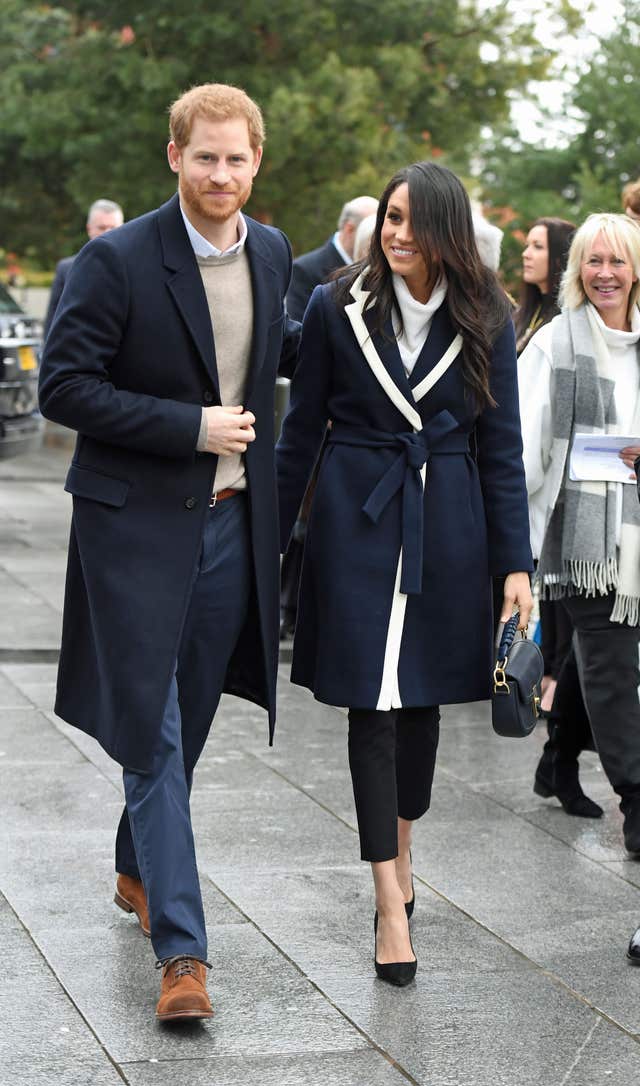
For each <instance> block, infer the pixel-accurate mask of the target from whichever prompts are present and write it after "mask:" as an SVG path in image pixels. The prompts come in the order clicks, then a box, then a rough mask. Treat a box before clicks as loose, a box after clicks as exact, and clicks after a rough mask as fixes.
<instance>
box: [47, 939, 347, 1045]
mask: <svg viewBox="0 0 640 1086" xmlns="http://www.w3.org/2000/svg"><path fill="white" fill-rule="evenodd" d="M39 938H40V940H41V943H42V945H43V947H44V948H45V952H46V956H47V960H48V961H49V962H50V963H51V966H52V968H53V969H54V971H55V973H56V975H57V976H58V977H60V979H61V982H62V983H63V985H64V986H65V988H66V989H67V991H68V992H69V994H70V996H71V998H72V999H73V1002H74V1003H75V1004H76V1006H77V1007H78V1008H79V1009H80V1011H81V1012H82V1014H83V1016H84V1017H85V1018H86V1020H87V1021H88V1022H89V1023H90V1025H91V1027H92V1029H93V1030H94V1031H95V1033H96V1035H97V1036H98V1038H99V1039H100V1041H101V1042H102V1044H103V1045H105V1047H106V1048H107V1050H108V1051H109V1053H110V1055H111V1056H112V1058H113V1059H114V1060H115V1061H116V1062H117V1063H119V1064H122V1063H129V1062H136V1061H139V1060H149V1059H151V1058H155V1059H175V1060H180V1059H185V1058H186V1059H194V1058H206V1057H208V1056H213V1055H220V1056H222V1055H229V1056H253V1057H259V1056H261V1055H262V1054H264V1055H267V1056H269V1055H305V1056H306V1055H308V1054H309V1053H314V1052H318V1053H323V1052H340V1051H346V1052H350V1051H353V1050H354V1049H357V1048H366V1047H367V1042H366V1041H365V1040H364V1039H363V1038H361V1036H360V1034H359V1033H358V1032H357V1030H355V1029H354V1028H353V1026H351V1025H350V1024H349V1023H348V1022H347V1021H346V1020H345V1018H344V1017H343V1016H342V1015H341V1014H340V1012H339V1011H338V1010H336V1009H335V1008H334V1007H332V1006H331V1004H330V1003H329V1002H327V1000H326V999H325V998H324V997H323V996H322V995H321V994H320V993H319V992H318V991H317V989H316V988H315V987H314V986H313V985H312V984H310V983H309V981H308V980H307V979H306V978H305V977H304V976H302V975H301V973H300V972H299V970H298V969H297V968H296V967H295V966H294V965H292V964H290V963H289V962H288V961H287V960H286V959H285V958H284V957H283V956H282V955H281V954H280V953H279V952H278V950H276V949H275V948H274V947H273V946H272V945H271V944H270V943H269V942H268V941H267V940H266V939H264V937H263V936H262V935H261V934H260V932H259V931H257V930H256V928H254V927H253V925H250V924H237V925H225V926H223V927H217V926H215V925H213V926H211V925H210V926H209V944H210V957H212V958H214V959H215V967H214V969H212V971H211V974H210V978H209V982H208V987H209V990H210V992H211V995H212V1002H213V1004H214V1010H215V1018H214V1019H213V1020H211V1022H209V1023H206V1024H204V1023H197V1024H194V1026H192V1027H188V1028H186V1029H185V1028H182V1029H179V1030H178V1029H176V1028H173V1029H171V1028H166V1027H163V1026H162V1025H161V1024H159V1023H157V1022H156V1021H155V1019H154V1013H153V1012H154V1008H155V1003H156V1001H157V998H158V991H159V980H158V974H157V972H156V971H155V970H154V969H153V960H152V958H151V955H150V951H149V948H148V944H147V942H146V940H144V939H138V940H137V941H136V942H135V944H134V942H133V941H131V940H128V939H122V938H121V937H120V935H119V934H118V933H115V932H107V933H105V932H104V931H103V929H102V927H98V928H95V929H94V931H93V934H92V936H91V935H89V934H88V933H87V932H86V931H85V932H83V935H82V938H76V937H75V934H74V930H73V927H72V926H71V927H68V928H67V930H66V931H65V932H62V931H60V930H58V929H55V930H52V931H50V932H46V933H43V934H42V935H41V936H40V937H39ZM143 943H145V944H146V945H145V946H142V944H143ZM96 976H98V977H100V983H99V984H96Z"/></svg>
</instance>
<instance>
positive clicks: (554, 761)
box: [515, 218, 602, 818]
mask: <svg viewBox="0 0 640 1086" xmlns="http://www.w3.org/2000/svg"><path fill="white" fill-rule="evenodd" d="M575 229H576V228H575V225H574V223H571V222H567V221H566V220H565V219H554V218H544V219H537V220H536V222H535V223H534V224H533V226H532V227H531V229H530V231H529V233H528V234H527V241H526V245H525V248H524V250H523V253H522V289H521V293H520V306H519V308H518V310H517V312H516V315H515V326H516V346H517V351H518V355H520V354H521V353H522V351H523V350H524V348H525V347H526V346H527V344H528V343H529V341H530V339H531V337H532V336H533V335H534V334H535V333H536V332H537V331H538V330H539V329H540V328H542V327H543V325H545V324H548V323H549V321H551V320H553V318H554V317H555V316H557V314H558V313H559V312H560V310H559V308H558V293H559V290H560V281H561V279H562V275H563V273H564V270H565V268H566V265H567V257H568V255H569V247H570V245H571V239H572V237H573V235H574V233H575ZM535 536H536V527H535V525H532V538H535ZM540 631H541V634H542V637H541V646H540V647H541V649H542V655H543V657H544V665H545V668H544V670H545V674H544V678H543V680H542V709H543V710H544V712H545V714H546V716H547V721H548V728H549V739H548V742H547V743H546V744H545V748H544V751H543V753H542V757H541V758H540V761H539V763H538V765H537V767H536V772H535V778H534V790H535V792H536V793H537V794H538V795H542V796H545V797H549V796H556V797H557V798H558V799H559V800H560V802H561V804H562V806H563V807H564V809H565V811H566V812H567V814H570V815H576V816H578V817H582V818H599V817H600V816H601V815H602V807H600V806H599V805H598V804H597V803H594V802H593V800H592V799H590V798H589V797H588V796H586V795H585V794H584V792H583V790H582V787H581V785H580V779H579V775H578V757H579V755H580V753H581V752H582V750H584V749H586V748H593V737H592V735H591V728H590V725H589V718H588V716H587V712H586V709H585V706H584V700H583V697H582V692H581V690H580V682H579V678H578V669H577V665H576V660H575V656H574V654H573V650H572V648H571V639H572V637H573V626H572V623H571V619H570V618H569V615H568V612H567V611H566V609H565V608H564V607H563V606H562V604H561V603H559V602H558V601H557V600H540ZM563 667H564V668H565V675H564V679H563V683H562V694H561V696H560V697H559V698H558V699H557V700H556V698H555V692H556V688H557V685H558V679H559V677H560V672H561V671H562V669H563Z"/></svg>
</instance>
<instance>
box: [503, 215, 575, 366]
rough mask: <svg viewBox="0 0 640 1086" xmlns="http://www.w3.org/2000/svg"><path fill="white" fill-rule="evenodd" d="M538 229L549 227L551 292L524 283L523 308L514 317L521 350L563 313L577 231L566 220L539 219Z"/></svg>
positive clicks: (549, 285) (549, 287) (548, 280)
mask: <svg viewBox="0 0 640 1086" xmlns="http://www.w3.org/2000/svg"><path fill="white" fill-rule="evenodd" d="M534 226H545V227H546V228H547V249H548V250H549V270H548V272H547V287H548V289H547V293H546V294H543V293H542V291H541V290H540V287H539V286H537V285H536V284H535V283H525V282H523V283H522V287H521V289H520V305H519V306H518V309H517V312H516V315H515V317H514V324H515V326H516V340H517V343H518V350H519V351H522V350H523V349H524V348H525V347H526V345H527V343H528V341H529V340H530V338H531V336H532V335H533V333H534V332H536V331H537V329H538V328H541V327H542V325H543V324H548V322H549V321H550V320H553V318H554V317H555V316H556V314H558V313H559V312H560V309H559V307H558V291H559V289H560V280H561V279H562V273H563V271H564V269H565V267H566V265H567V257H568V255H569V249H570V247H571V239H572V237H573V235H574V233H575V229H576V228H575V224H574V223H572V222H567V220H566V219H536V221H535V222H534V224H533V226H532V227H531V229H532V230H533V227H534ZM534 317H535V321H534ZM530 326H531V327H530ZM527 332H528V333H529V334H528V335H527Z"/></svg>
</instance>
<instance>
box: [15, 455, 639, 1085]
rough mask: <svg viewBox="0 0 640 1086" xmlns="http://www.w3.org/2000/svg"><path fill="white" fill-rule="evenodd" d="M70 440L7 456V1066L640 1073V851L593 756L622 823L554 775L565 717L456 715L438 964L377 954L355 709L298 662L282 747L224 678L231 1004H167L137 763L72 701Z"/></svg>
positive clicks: (367, 1077) (429, 935) (203, 836)
mask: <svg viewBox="0 0 640 1086" xmlns="http://www.w3.org/2000/svg"><path fill="white" fill-rule="evenodd" d="M68 459H69V452H68V450H66V449H65V448H64V447H61V448H55V447H52V448H47V449H45V450H43V452H41V453H39V454H36V455H33V456H30V457H25V458H22V459H16V460H12V461H4V462H0V795H1V801H0V802H1V806H0V811H1V815H2V836H1V839H0V946H2V948H3V954H2V963H3V968H2V982H1V983H0V1086H45V1084H46V1086H85V1084H86V1086H119V1084H122V1083H123V1082H125V1083H130V1084H131V1086H161V1084H162V1086H165V1084H166V1083H167V1082H171V1083H175V1084H176V1086H200V1084H203V1086H303V1084H304V1086H307V1084H309V1086H394V1084H395V1086H402V1083H414V1084H415V1083H417V1084H420V1086H637V1083H638V1082H639V1081H640V969H634V968H633V967H632V966H631V965H629V963H628V962H627V961H626V959H625V951H626V945H627V942H628V939H629V936H630V935H631V933H632V931H633V930H634V928H635V927H636V926H637V925H638V924H640V863H638V862H636V861H633V860H630V859H629V858H628V857H627V855H626V853H625V851H624V847H623V843H622V832H621V826H622V821H621V816H620V813H619V812H618V811H617V808H616V804H615V798H614V796H613V794H612V793H611V790H610V788H609V786H608V783H607V781H606V779H605V778H604V775H603V773H602V771H601V770H600V768H599V764H598V761H597V758H596V756H595V755H593V754H591V755H585V756H584V769H583V773H582V779H583V783H584V786H585V790H586V791H587V792H588V793H589V794H590V795H592V796H593V798H594V799H596V800H597V801H598V802H599V803H601V804H602V806H603V807H604V808H605V816H604V818H603V819H602V820H600V821H583V820H581V819H574V818H569V817H568V816H566V815H565V814H564V812H563V811H562V810H561V808H560V807H559V805H558V804H557V803H556V802H555V801H553V800H551V801H545V800H541V799H539V798H538V797H536V796H535V795H534V794H533V792H532V790H531V783H532V777H533V770H534V767H535V764H536V761H537V758H538V756H539V752H540V749H541V747H542V743H543V742H544V734H543V730H542V729H541V728H539V729H538V730H537V732H536V734H535V735H534V736H533V737H531V738H530V739H528V740H525V741H518V740H507V739H502V740H501V739H498V738H497V737H495V736H494V735H493V734H492V732H491V728H490V723H489V717H488V709H487V706H486V705H483V704H477V705H470V706H462V707H450V708H447V709H445V710H444V712H443V724H442V740H441V750H440V755H439V764H438V770H437V774H436V783H435V786H434V797H433V806H432V810H431V812H430V813H429V814H428V815H427V816H426V818H425V819H424V820H423V822H422V823H421V824H420V826H419V828H418V830H417V832H416V836H415V845H414V849H413V855H414V865H415V869H416V910H415V913H414V920H413V942H414V946H415V949H416V953H417V957H418V961H419V967H418V975H417V980H416V983H415V984H413V985H411V986H409V987H408V988H406V989H402V990H397V989H392V988H389V987H388V986H386V985H384V984H383V983H381V982H380V981H378V980H377V979H376V977H375V974H374V971H373V961H372V958H373V928H372V920H373V906H372V894H371V886H370V876H369V872H368V868H367V867H366V866H365V865H364V864H361V863H360V862H359V859H358V844H357V836H356V829H355V815H354V809H353V801H352V795H351V785H350V780H349V774H348V768H347V761H346V717H345V714H344V712H343V711H341V710H337V709H331V708H328V707H326V706H321V705H318V704H316V703H315V702H314V701H313V699H312V698H311V697H310V695H308V694H307V693H306V692H305V691H302V690H299V689H297V688H295V687H292V686H290V685H289V683H288V681H287V667H286V665H284V664H283V666H282V669H281V683H280V700H279V714H278V727H277V732H276V746H275V747H274V748H273V749H269V748H268V746H267V740H266V733H267V729H266V721H265V718H264V714H263V713H262V711H260V710H258V709H256V708H255V707H254V706H252V705H250V704H249V703H246V702H242V701H239V700H236V699H232V698H228V699H225V701H224V704H223V706H222V708H221V710H220V712H219V714H218V717H217V719H216V724H215V729H214V731H213V733H212V735H211V737H210V740H209V743H208V745H207V748H206V750H205V754H204V756H203V758H202V761H201V763H200V766H199V769H198V771H197V774H196V781H195V785H194V795H193V818H194V826H195V831H196V839H197V847H198V857H199V866H200V871H201V877H202V883H203V892H204V899H205V910H206V915H207V922H208V930H209V942H210V960H211V962H212V964H213V969H212V970H211V973H210V975H209V988H210V991H211V994H212V998H213V1003H214V1008H215V1012H216V1013H215V1017H214V1018H213V1019H212V1020H211V1021H210V1022H207V1023H206V1024H203V1023H198V1024H193V1025H190V1026H187V1027H186V1028H185V1026H182V1027H181V1028H176V1027H173V1028H167V1027H166V1026H164V1027H162V1026H160V1025H158V1024H157V1023H156V1022H155V1019H154V1008H155V1002H156V999H157V990H158V975H157V973H156V972H155V970H154V960H153V952H152V950H151V947H150V945H149V942H148V941H147V940H145V939H144V938H143V937H142V936H141V934H140V932H139V929H138V927H137V925H136V924H135V922H134V921H133V920H132V919H131V917H128V916H126V915H125V914H124V913H122V912H121V911H120V910H119V909H117V908H116V907H115V905H113V903H112V898H113V889H114V876H113V835H114V830H115V826H116V824H117V820H118V817H119V813H120V809H121V805H122V784H121V775H120V770H119V767H118V766H116V765H115V764H114V763H113V762H111V761H110V759H109V758H107V757H106V755H105V754H104V753H103V752H102V751H101V750H100V748H99V747H98V746H97V745H96V744H95V743H94V742H93V741H92V740H90V739H88V738H87V737H85V736H83V735H82V734H80V733H79V732H76V731H75V730H74V729H72V728H70V727H69V726H68V725H66V724H65V723H64V722H62V721H61V720H59V719H58V718H56V717H55V716H54V714H53V711H52V706H53V698H54V689H55V670H56V668H55V660H56V654H57V647H58V644H59V637H60V626H61V606H62V593H63V584H64V569H65V558H66V543H67V535H68V522H69V515H70V499H69V497H68V495H66V494H64V492H63V490H62V481H63V479H64V474H65V470H66V463H67V461H68Z"/></svg>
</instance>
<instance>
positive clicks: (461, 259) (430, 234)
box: [336, 162, 510, 410]
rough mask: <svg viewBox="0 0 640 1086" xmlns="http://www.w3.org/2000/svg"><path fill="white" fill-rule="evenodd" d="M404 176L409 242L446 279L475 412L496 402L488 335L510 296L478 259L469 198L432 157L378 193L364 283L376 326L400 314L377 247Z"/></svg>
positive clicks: (339, 291)
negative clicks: (412, 241) (373, 304)
mask: <svg viewBox="0 0 640 1086" xmlns="http://www.w3.org/2000/svg"><path fill="white" fill-rule="evenodd" d="M405 182H406V184H407V185H408V187H409V211H410V214H411V225H412V229H413V237H414V239H415V243H416V245H417V246H418V248H419V249H420V252H421V253H422V255H423V257H424V259H425V261H426V264H427V269H428V270H429V271H430V269H431V268H433V266H434V264H435V265H439V266H440V267H442V269H443V270H444V273H445V275H446V277H447V282H448V289H447V306H448V309H449V315H450V317H451V321H452V323H453V326H454V328H455V329H456V331H457V332H459V333H460V335H461V336H462V338H463V340H464V345H463V348H462V373H463V377H464V381H465V386H466V388H467V390H468V391H469V392H470V393H471V394H472V396H473V397H474V400H475V403H476V406H477V408H478V410H481V409H482V408H483V407H485V406H488V405H492V406H494V405H495V401H494V399H493V397H492V396H491V391H490V388H489V368H490V361H491V348H492V343H493V340H494V339H495V338H496V336H497V334H498V332H499V331H500V329H501V328H502V327H503V326H504V324H505V322H506V321H507V319H508V318H509V315H510V306H509V301H508V299H507V297H506V295H505V292H504V290H503V289H502V287H501V286H500V283H499V282H498V279H497V277H496V275H495V273H494V272H492V271H491V270H490V269H489V268H487V267H485V265H484V264H483V263H482V261H481V260H480V256H479V254H478V249H477V247H476V241H475V235H474V231H473V221H472V218H471V205H470V203H469V197H468V196H467V193H466V191H465V188H464V186H463V184H462V182H461V181H460V180H459V178H458V177H456V175H455V174H454V173H453V172H452V171H451V170H449V169H447V168H446V166H440V165H438V163H435V162H414V163H413V165H411V166H405V168H404V169H402V170H399V171H398V173H396V174H394V176H393V177H392V178H391V180H390V181H389V184H388V185H387V187H386V189H385V190H384V192H383V193H382V196H381V197H380V203H379V205H378V214H377V218H376V225H375V229H374V232H373V236H372V238H371V249H370V253H369V257H368V260H367V263H368V264H369V271H368V272H367V275H366V280H365V282H364V284H363V288H364V289H365V290H369V291H371V292H372V294H373V296H374V297H375V299H376V310H375V312H376V317H375V320H376V325H375V330H376V331H378V332H380V333H381V334H383V335H384V334H385V324H386V323H387V321H388V320H389V319H390V318H391V316H392V315H393V314H395V316H396V323H399V324H400V325H401V321H402V318H401V315H400V311H399V308H398V303H397V301H396V296H395V293H394V290H393V278H392V272H391V268H390V267H389V264H388V262H387V259H386V257H385V255H384V253H383V251H382V245H381V242H380V234H381V232H382V227H383V224H384V220H385V216H386V214H387V206H388V204H389V199H390V197H391V195H392V193H393V192H395V190H396V189H397V188H398V186H399V185H402V184H404V183H405ZM362 270H363V264H356V265H354V266H353V269H350V270H349V273H348V274H347V275H346V276H343V277H342V278H341V279H340V280H339V281H338V283H337V287H336V301H337V303H338V305H341V306H344V305H346V304H347V303H348V302H349V301H352V298H351V296H350V294H349V290H350V288H351V286H352V284H353V283H354V282H355V280H356V278H357V277H358V275H360V273H361V272H362Z"/></svg>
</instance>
